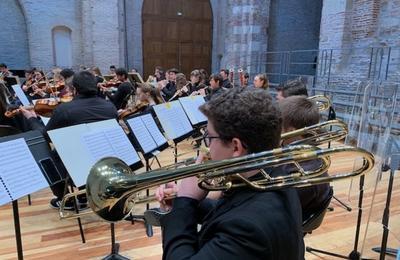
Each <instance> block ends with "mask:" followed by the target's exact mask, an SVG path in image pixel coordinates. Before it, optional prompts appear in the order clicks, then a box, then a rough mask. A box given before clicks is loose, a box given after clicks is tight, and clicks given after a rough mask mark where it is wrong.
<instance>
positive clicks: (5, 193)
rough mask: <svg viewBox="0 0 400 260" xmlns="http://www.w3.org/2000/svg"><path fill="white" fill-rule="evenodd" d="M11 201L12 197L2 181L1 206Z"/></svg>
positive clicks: (0, 184)
mask: <svg viewBox="0 0 400 260" xmlns="http://www.w3.org/2000/svg"><path fill="white" fill-rule="evenodd" d="M9 202H11V197H10V195H9V194H8V191H7V190H6V189H5V187H4V184H3V183H2V182H1V181H0V206H2V205H4V204H7V203H9Z"/></svg>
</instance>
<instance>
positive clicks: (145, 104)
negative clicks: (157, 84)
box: [118, 102, 149, 120]
mask: <svg viewBox="0 0 400 260" xmlns="http://www.w3.org/2000/svg"><path fill="white" fill-rule="evenodd" d="M148 106H149V103H148V102H140V103H138V104H136V105H135V106H134V107H131V108H128V109H126V110H124V111H123V112H122V113H121V114H119V115H118V119H120V120H122V119H124V118H125V117H127V116H130V115H133V114H136V113H141V112H143V111H144V110H145V109H146V108H147V107H148Z"/></svg>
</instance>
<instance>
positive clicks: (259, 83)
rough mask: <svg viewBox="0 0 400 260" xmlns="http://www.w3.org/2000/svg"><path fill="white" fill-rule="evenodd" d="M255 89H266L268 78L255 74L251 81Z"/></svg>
mask: <svg viewBox="0 0 400 260" xmlns="http://www.w3.org/2000/svg"><path fill="white" fill-rule="evenodd" d="M253 84H254V87H255V88H262V89H268V77H267V75H266V74H264V73H261V74H257V75H256V76H255V77H254V81H253Z"/></svg>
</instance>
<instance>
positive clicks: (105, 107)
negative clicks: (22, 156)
mask: <svg viewBox="0 0 400 260" xmlns="http://www.w3.org/2000/svg"><path fill="white" fill-rule="evenodd" d="M72 84H73V86H74V91H75V92H76V95H75V97H74V99H73V100H72V101H71V102H68V103H62V104H60V105H59V106H58V107H57V108H56V109H55V110H54V112H53V116H52V117H51V118H50V121H49V122H48V124H47V125H46V126H43V124H41V122H40V121H39V118H37V116H36V113H35V112H34V111H30V110H26V109H21V110H22V113H23V114H24V116H25V117H26V118H27V119H28V120H29V123H30V126H31V129H33V130H41V131H42V132H43V133H46V132H47V131H49V130H53V129H57V128H62V127H67V126H73V125H78V124H83V123H92V122H96V121H102V120H107V119H113V118H115V119H116V118H117V116H118V114H117V110H116V109H115V106H114V105H113V104H112V103H111V102H109V101H107V100H104V99H102V98H99V97H97V86H96V79H95V77H94V76H93V75H92V74H91V73H90V72H89V71H81V72H79V73H77V74H75V75H74V77H73V80H72ZM66 138H68V137H66ZM50 188H51V189H52V191H53V194H54V195H55V196H56V198H55V199H52V200H51V201H50V205H51V206H52V207H53V208H59V206H60V202H61V199H62V197H63V196H64V182H59V183H57V184H55V185H53V186H51V187H50ZM78 199H79V198H78ZM80 202H82V203H85V199H82V200H80ZM68 208H70V209H72V202H71V204H67V205H66V209H68Z"/></svg>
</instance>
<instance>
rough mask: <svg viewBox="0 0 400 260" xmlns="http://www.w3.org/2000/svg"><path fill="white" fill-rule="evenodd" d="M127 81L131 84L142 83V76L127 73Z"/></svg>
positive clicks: (135, 73)
mask: <svg viewBox="0 0 400 260" xmlns="http://www.w3.org/2000/svg"><path fill="white" fill-rule="evenodd" d="M128 79H129V81H130V82H131V83H132V84H134V83H144V80H143V79H142V76H140V74H139V73H137V72H129V73H128Z"/></svg>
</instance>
